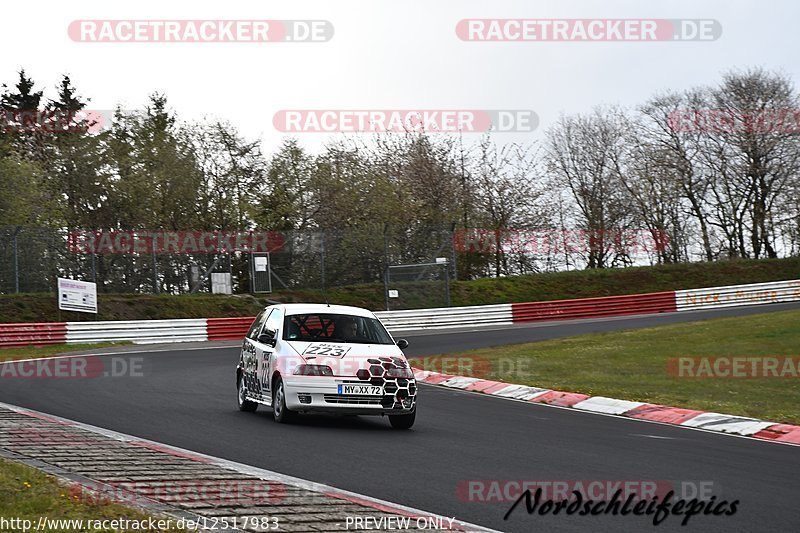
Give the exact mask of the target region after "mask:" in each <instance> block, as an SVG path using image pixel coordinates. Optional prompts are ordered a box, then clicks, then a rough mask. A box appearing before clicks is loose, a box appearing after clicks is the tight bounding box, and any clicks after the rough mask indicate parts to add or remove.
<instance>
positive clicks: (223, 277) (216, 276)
mask: <svg viewBox="0 0 800 533" xmlns="http://www.w3.org/2000/svg"><path fill="white" fill-rule="evenodd" d="M211 292H212V294H232V293H233V288H232V283H231V275H230V273H229V272H221V273H220V272H213V273H212V274H211Z"/></svg>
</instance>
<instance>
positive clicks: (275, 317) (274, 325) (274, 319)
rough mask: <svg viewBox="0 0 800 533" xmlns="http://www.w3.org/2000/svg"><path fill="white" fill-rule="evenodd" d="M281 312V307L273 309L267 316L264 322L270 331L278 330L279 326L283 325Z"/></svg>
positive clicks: (266, 328)
mask: <svg viewBox="0 0 800 533" xmlns="http://www.w3.org/2000/svg"><path fill="white" fill-rule="evenodd" d="M282 314H283V313H281V311H280V309H275V310H273V311H272V314H270V315H269V318H267V321H266V323H265V324H264V330H265V331H266V330H270V331H278V328H280V327H281V316H282Z"/></svg>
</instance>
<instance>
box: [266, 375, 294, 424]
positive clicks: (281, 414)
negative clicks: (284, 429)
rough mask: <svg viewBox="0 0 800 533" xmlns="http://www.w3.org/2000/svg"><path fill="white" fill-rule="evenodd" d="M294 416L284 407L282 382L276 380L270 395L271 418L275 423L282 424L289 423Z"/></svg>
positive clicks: (284, 397) (284, 393)
mask: <svg viewBox="0 0 800 533" xmlns="http://www.w3.org/2000/svg"><path fill="white" fill-rule="evenodd" d="M296 414H297V413H293V412H292V411H290V410H289V409H288V408H287V407H286V391H285V390H284V388H283V380H282V379H281V378H278V381H277V382H276V383H275V388H274V392H273V395H272V417H273V418H274V419H275V422H278V423H279V424H283V423H286V422H291V421H292V420H293V419H294V417H295V415H296Z"/></svg>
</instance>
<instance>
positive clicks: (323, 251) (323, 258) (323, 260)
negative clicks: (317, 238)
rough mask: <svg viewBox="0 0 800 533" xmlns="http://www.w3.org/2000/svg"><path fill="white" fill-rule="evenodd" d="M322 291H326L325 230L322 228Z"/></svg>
mask: <svg viewBox="0 0 800 533" xmlns="http://www.w3.org/2000/svg"><path fill="white" fill-rule="evenodd" d="M322 292H323V294H324V293H325V230H322Z"/></svg>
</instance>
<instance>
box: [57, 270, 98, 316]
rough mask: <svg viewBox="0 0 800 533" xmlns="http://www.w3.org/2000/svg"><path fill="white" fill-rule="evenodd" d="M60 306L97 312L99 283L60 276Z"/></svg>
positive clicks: (86, 311)
mask: <svg viewBox="0 0 800 533" xmlns="http://www.w3.org/2000/svg"><path fill="white" fill-rule="evenodd" d="M58 308H59V309H61V310H63V311H78V312H80V313H97V285H96V284H94V283H92V282H90V281H78V280H74V279H65V278H58Z"/></svg>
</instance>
